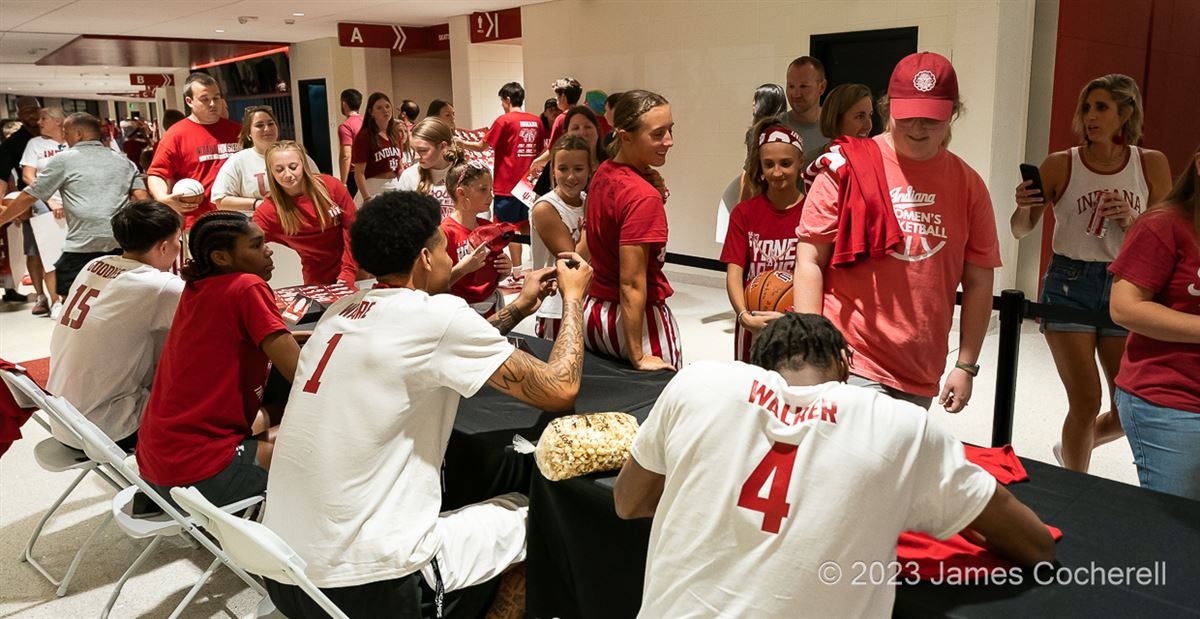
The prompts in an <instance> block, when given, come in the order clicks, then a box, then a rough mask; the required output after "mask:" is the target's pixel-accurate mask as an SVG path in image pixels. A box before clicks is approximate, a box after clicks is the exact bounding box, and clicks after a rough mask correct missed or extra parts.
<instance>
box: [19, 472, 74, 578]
mask: <svg viewBox="0 0 1200 619" xmlns="http://www.w3.org/2000/svg"><path fill="white" fill-rule="evenodd" d="M89 471H91V469H84V470H82V471H80V472H79V475H76V476H75V481H73V482H71V485H70V486H67V489H66V491H65V492H63V493H62V495H61V496H59V497H58V500H57V501H55V502H54V505H51V506H50V509H48V510H46V513H45V515H43V516H42V519H41V520H39V521H38V523H37V526H36V527H34V529H33V535H31V536H29V543H28V544H26V545H25V552H24V553H22V554H21V561H23V562H25V563H28V564H30V565H32V566H33V567H34V569H36V570H37V571H38V572H41V574H42V576H45V577H46V580H49V581H50V583H51V584H53V585H54V586H56V587H57V586H58V585H60V584H62V581H60V580H58V579H57V578H55V577H53V576H51V575H50V573H49V572H47V571H46V568H44V567H42V564H41V563H38V561H37V559H34V558H33V545H34V544H36V543H37V540H38V537H40V536H41V535H42V529H43V528H45V526H46V522H47V521H48V520H50V516H52V515H54V512H56V511H58V508H59V507H62V504H63V502H64V501H66V500H67V497H68V496H70V495H71V493H72V492H74V491H75V488H76V487H78V486H79V482H81V481H83V478H84V477H87V474H88V472H89Z"/></svg>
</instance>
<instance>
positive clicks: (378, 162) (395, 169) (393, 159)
mask: <svg viewBox="0 0 1200 619" xmlns="http://www.w3.org/2000/svg"><path fill="white" fill-rule="evenodd" d="M377 139H378V140H379V148H372V147H371V134H370V133H367V132H366V131H359V132H358V135H356V136H354V146H353V147H352V148H351V149H350V163H352V164H354V165H361V164H363V163H365V164H367V166H366V168H365V169H364V170H363V174H364V175H365V176H366V177H367V178H380V177H392V176H400V172H402V171H404V168H403V167H402V165H401V164H402V163H403V160H404V153H402V152H400V147H399V146H397V145H395V144H393V143H392V141H391V140H388V139H387V138H383V137H378V136H377Z"/></svg>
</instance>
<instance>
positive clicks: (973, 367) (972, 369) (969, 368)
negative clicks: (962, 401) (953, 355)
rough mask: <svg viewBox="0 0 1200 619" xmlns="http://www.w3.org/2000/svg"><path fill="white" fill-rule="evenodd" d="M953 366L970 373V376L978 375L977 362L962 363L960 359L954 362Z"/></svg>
mask: <svg viewBox="0 0 1200 619" xmlns="http://www.w3.org/2000/svg"><path fill="white" fill-rule="evenodd" d="M954 367H956V368H958V369H960V370H962V371H964V372H966V373H967V374H970V375H971V376H979V364H978V363H964V362H962V361H958V362H956V363H955V364H954Z"/></svg>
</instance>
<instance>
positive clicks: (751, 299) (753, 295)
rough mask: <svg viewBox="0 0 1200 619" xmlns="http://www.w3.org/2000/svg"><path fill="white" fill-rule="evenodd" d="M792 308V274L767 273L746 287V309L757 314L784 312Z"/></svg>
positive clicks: (781, 272) (784, 272) (760, 274)
mask: <svg viewBox="0 0 1200 619" xmlns="http://www.w3.org/2000/svg"><path fill="white" fill-rule="evenodd" d="M789 307H792V274H791V273H789V272H787V271H766V272H763V273H759V274H758V277H755V278H754V279H752V280H750V283H749V284H747V285H746V309H749V310H751V311H755V312H782V311H784V310H786V309H787V308H789Z"/></svg>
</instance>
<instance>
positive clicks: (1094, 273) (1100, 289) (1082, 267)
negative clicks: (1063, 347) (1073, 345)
mask: <svg viewBox="0 0 1200 619" xmlns="http://www.w3.org/2000/svg"><path fill="white" fill-rule="evenodd" d="M1108 265H1109V263H1107V262H1087V261H1084V260H1075V259H1074V258H1068V257H1066V256H1060V255H1059V254H1054V257H1053V258H1051V259H1050V266H1049V268H1047V269H1046V276H1045V277H1044V278H1043V279H1042V296H1041V298H1040V299H1038V302H1039V303H1042V304H1043V305H1055V306H1059V307H1071V308H1075V309H1080V310H1085V311H1089V312H1100V313H1102V314H1105V315H1107V314H1108V296H1109V294H1110V293H1111V292H1112V274H1111V273H1109V272H1108ZM1041 331H1042V333H1045V332H1047V331H1071V332H1075V333H1096V334H1098V335H1100V336H1101V337H1125V336H1126V335H1129V332H1128V331H1126V330H1125V329H1121V328H1116V327H1111V326H1109V327H1097V326H1095V325H1083V324H1077V323H1073V322H1061V321H1057V320H1054V319H1051V318H1043V319H1042V326H1041Z"/></svg>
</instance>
